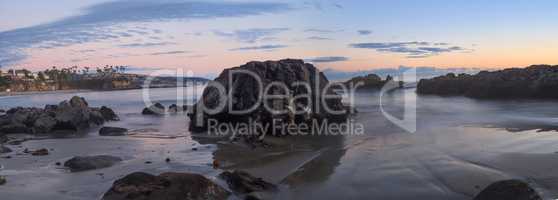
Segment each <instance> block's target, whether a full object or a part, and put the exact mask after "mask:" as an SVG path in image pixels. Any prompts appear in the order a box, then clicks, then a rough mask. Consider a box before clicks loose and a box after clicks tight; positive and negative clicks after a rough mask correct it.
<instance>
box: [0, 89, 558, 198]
mask: <svg viewBox="0 0 558 200" xmlns="http://www.w3.org/2000/svg"><path fill="white" fill-rule="evenodd" d="M201 89H202V88H197V89H195V90H194V91H197V92H196V93H192V92H191V91H190V90H184V91H183V93H184V95H183V98H181V100H184V101H188V102H192V101H195V100H196V99H197V97H198V94H200V93H201ZM150 93H151V95H150V98H151V99H152V100H153V101H157V102H162V103H163V104H165V105H167V106H168V105H170V104H171V103H176V99H177V98H176V93H177V92H176V89H174V88H165V89H152V90H151V91H150ZM179 93H180V92H179ZM404 94H410V95H407V97H409V98H407V99H405V98H404V97H405V95H404ZM74 95H78V96H83V97H85V98H86V99H87V100H88V101H89V103H90V105H92V106H101V105H107V106H109V107H112V108H113V109H114V110H115V111H116V112H117V113H118V114H119V115H120V118H121V119H122V120H121V121H119V122H111V123H109V124H108V125H111V126H120V127H126V128H129V129H131V130H133V131H135V132H138V133H141V134H140V135H141V136H142V137H101V136H98V135H97V134H96V131H97V129H95V128H93V129H92V130H90V132H89V133H88V134H85V135H83V136H80V137H75V138H67V139H44V140H32V141H27V142H25V143H23V144H22V146H21V147H18V146H10V148H13V149H14V150H15V151H16V152H15V153H14V156H13V158H11V159H2V158H0V164H1V165H2V166H3V169H2V170H0V174H2V175H5V176H7V178H8V184H7V185H5V186H2V187H0V195H1V196H2V199H44V198H56V199H99V198H100V197H101V195H102V194H103V193H104V192H105V191H106V190H107V189H108V188H109V187H110V186H111V184H112V182H113V181H114V180H115V179H117V178H120V177H122V176H123V175H125V174H128V173H131V172H134V171H146V172H151V173H161V172H164V171H185V172H196V173H201V174H204V175H206V176H208V177H215V175H216V174H218V173H219V172H220V170H216V169H212V168H211V167H210V163H212V162H213V159H218V160H219V161H220V162H221V163H223V166H224V168H225V169H243V170H247V171H249V172H251V173H253V174H255V175H257V176H261V177H263V178H265V179H267V180H270V181H272V182H275V183H278V184H280V185H281V186H282V187H281V188H282V189H281V191H280V192H279V194H278V198H282V199H471V198H472V197H473V196H474V195H475V194H477V193H478V192H479V191H480V190H481V189H482V188H484V187H486V186H487V185H488V184H490V183H492V182H495V181H498V180H502V179H510V178H521V179H525V180H528V181H530V182H531V183H532V184H533V185H535V186H536V187H537V190H539V191H540V192H541V193H542V194H543V195H544V196H545V197H548V198H556V197H558V195H557V194H558V169H556V168H555V167H554V166H557V165H558V154H556V153H555V152H557V151H558V135H557V133H556V132H555V131H552V129H556V128H558V102H556V101H541V100H513V101H512V100H508V101H501V100H500V101H494V100H473V99H468V98H464V97H437V96H417V95H415V94H414V89H406V90H400V91H397V92H393V93H389V94H386V95H385V96H384V97H383V98H382V102H383V103H384V104H385V105H384V109H385V110H386V111H387V112H388V113H390V114H393V115H394V116H396V117H397V116H401V114H402V112H403V110H404V109H403V106H402V105H403V102H405V101H406V102H408V103H409V102H410V103H411V104H416V106H413V107H414V108H416V111H417V116H416V119H417V131H416V132H414V133H409V132H407V131H405V130H404V129H402V128H400V127H398V126H396V125H394V124H393V123H392V122H390V121H389V120H387V119H386V117H385V116H384V115H383V114H382V113H381V112H380V105H379V96H378V93H376V92H361V93H358V94H357V95H356V99H355V104H356V108H357V109H358V111H359V113H358V114H356V115H355V116H354V117H353V119H354V120H355V122H356V123H362V124H363V125H364V127H365V134H364V135H347V136H324V137H315V136H314V137H302V138H297V139H296V140H294V139H293V140H287V142H290V143H292V144H291V146H290V147H289V148H288V149H281V148H278V149H269V150H250V149H246V148H242V147H238V146H234V145H227V144H223V143H212V142H207V141H203V142H202V141H200V140H199V139H197V137H192V135H191V134H190V133H189V132H188V131H187V124H188V119H187V118H186V116H185V115H181V114H179V115H167V116H164V117H151V116H143V115H141V114H140V112H141V109H142V108H143V107H145V105H144V103H143V95H142V91H141V90H126V91H108V92H83V93H77V94H75V93H73V94H69V93H57V94H36V95H23V96H11V97H0V107H1V108H7V107H15V106H38V107H42V106H44V105H45V104H55V103H58V102H59V101H62V100H65V99H69V98H70V97H71V96H74ZM541 129H542V130H550V131H544V132H539V131H540V130H541ZM24 148H29V149H37V148H49V149H52V150H51V154H50V155H49V156H45V157H32V156H28V155H16V153H17V152H19V151H22V150H23V149H24ZM193 148H195V150H194V149H193ZM92 154H110V155H117V156H121V157H123V158H125V160H126V161H125V162H123V163H122V164H118V165H116V166H114V167H111V168H106V169H102V170H95V171H89V172H83V173H69V172H67V171H65V170H64V169H63V168H60V167H58V166H56V165H55V163H56V162H63V161H65V160H67V159H68V158H71V157H72V156H76V155H92ZM167 157H168V158H171V160H172V162H171V163H166V162H164V159H165V158H167ZM147 161H150V162H151V163H150V164H146V162H147ZM215 180H216V181H217V182H219V183H220V184H222V182H220V181H219V180H218V179H215Z"/></svg>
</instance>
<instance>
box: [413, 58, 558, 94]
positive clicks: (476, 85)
mask: <svg viewBox="0 0 558 200" xmlns="http://www.w3.org/2000/svg"><path fill="white" fill-rule="evenodd" d="M557 90H558V66H550V65H534V66H530V67H527V68H511V69H504V70H499V71H493V72H488V71H482V72H479V73H478V74H475V75H468V74H459V75H455V74H453V73H450V74H447V75H445V76H439V77H436V78H432V79H422V80H420V81H419V83H418V85H417V93H419V94H435V95H464V96H468V97H473V98H558V93H556V91H557Z"/></svg>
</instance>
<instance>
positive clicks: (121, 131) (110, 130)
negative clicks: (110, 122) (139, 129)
mask: <svg viewBox="0 0 558 200" xmlns="http://www.w3.org/2000/svg"><path fill="white" fill-rule="evenodd" d="M127 132H128V129H126V128H120V127H110V126H105V127H103V128H101V129H99V135H101V136H124V135H126V133H127Z"/></svg>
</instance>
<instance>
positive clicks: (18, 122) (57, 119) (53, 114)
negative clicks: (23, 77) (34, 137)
mask: <svg viewBox="0 0 558 200" xmlns="http://www.w3.org/2000/svg"><path fill="white" fill-rule="evenodd" d="M88 105H89V104H88V103H87V101H85V99H84V98H82V97H78V96H74V97H72V98H71V99H70V100H69V101H62V102H60V103H59V104H58V105H46V106H45V107H44V108H23V107H17V108H12V109H10V110H8V112H7V114H6V115H2V116H0V133H5V134H11V133H53V132H75V131H78V130H80V129H83V128H88V127H89V126H90V125H99V124H102V123H104V122H105V121H109V120H113V119H114V118H115V116H109V115H108V114H106V115H107V117H104V115H103V113H102V112H101V111H102V110H105V111H104V112H106V113H108V111H107V109H108V108H105V109H103V108H101V109H97V108H90V107H88ZM113 114H114V113H113ZM116 118H117V117H116Z"/></svg>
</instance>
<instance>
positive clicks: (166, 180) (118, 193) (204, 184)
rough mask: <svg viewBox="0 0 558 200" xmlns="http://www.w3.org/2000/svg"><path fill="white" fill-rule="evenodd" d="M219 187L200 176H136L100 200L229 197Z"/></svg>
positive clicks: (119, 183) (217, 199)
mask: <svg viewBox="0 0 558 200" xmlns="http://www.w3.org/2000/svg"><path fill="white" fill-rule="evenodd" d="M229 195H230V194H229V192H227V191H226V190H225V189H224V188H222V187H221V186H219V185H217V184H215V183H213V182H211V181H210V180H209V179H207V178H205V177H204V176H202V175H199V174H190V173H172V172H168V173H163V174H161V175H159V176H155V175H151V174H148V173H144V172H135V173H132V174H129V175H127V176H125V177H124V178H122V179H119V180H116V181H114V183H113V185H112V187H111V188H110V189H109V191H107V192H106V193H105V194H104V196H103V198H102V199H103V200H159V199H185V200H194V199H213V200H224V199H227V198H228V196H229Z"/></svg>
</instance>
